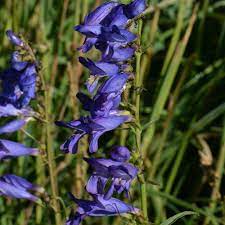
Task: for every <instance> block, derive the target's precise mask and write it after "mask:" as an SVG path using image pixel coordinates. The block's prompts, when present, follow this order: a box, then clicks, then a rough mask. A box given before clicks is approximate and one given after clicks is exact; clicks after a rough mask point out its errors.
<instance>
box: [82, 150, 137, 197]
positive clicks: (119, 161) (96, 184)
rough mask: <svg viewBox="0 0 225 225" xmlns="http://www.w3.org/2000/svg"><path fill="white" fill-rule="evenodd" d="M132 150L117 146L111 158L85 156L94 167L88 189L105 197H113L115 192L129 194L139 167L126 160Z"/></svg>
mask: <svg viewBox="0 0 225 225" xmlns="http://www.w3.org/2000/svg"><path fill="white" fill-rule="evenodd" d="M129 157H130V152H129V150H128V149H127V148H126V147H122V146H117V147H114V148H113V149H112V151H111V159H104V158H90V159H88V158H85V161H86V162H87V163H88V164H89V165H90V166H91V168H92V169H93V173H92V175H91V177H90V179H89V180H88V182H87V185H86V189H87V191H88V192H89V193H91V194H101V195H104V198H105V199H109V198H111V197H112V195H113V193H114V192H117V193H119V194H120V193H122V192H123V191H125V193H126V195H127V196H128V192H129V188H130V184H131V182H132V180H133V179H134V178H135V177H136V176H137V173H138V169H137V168H136V167H135V166H133V165H132V164H130V163H128V162H126V161H127V160H128V159H129Z"/></svg>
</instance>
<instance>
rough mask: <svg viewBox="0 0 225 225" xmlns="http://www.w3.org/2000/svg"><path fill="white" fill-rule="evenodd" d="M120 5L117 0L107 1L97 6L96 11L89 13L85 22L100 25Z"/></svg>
mask: <svg viewBox="0 0 225 225" xmlns="http://www.w3.org/2000/svg"><path fill="white" fill-rule="evenodd" d="M117 5H118V3H117V2H112V1H111V2H106V3H104V4H102V5H100V6H99V7H97V8H96V9H95V10H94V11H92V12H91V13H89V14H88V15H87V16H86V17H85V19H84V24H87V25H98V24H100V23H101V22H102V20H103V19H104V18H105V17H106V16H107V15H108V14H109V13H110V12H111V11H112V9H113V8H115V7H116V6H117Z"/></svg>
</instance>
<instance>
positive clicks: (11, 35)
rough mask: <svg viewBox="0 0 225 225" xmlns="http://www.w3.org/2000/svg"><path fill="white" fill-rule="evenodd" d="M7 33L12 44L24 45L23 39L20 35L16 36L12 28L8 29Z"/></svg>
mask: <svg viewBox="0 0 225 225" xmlns="http://www.w3.org/2000/svg"><path fill="white" fill-rule="evenodd" d="M6 35H7V37H8V39H9V40H10V42H11V43H12V44H14V45H16V46H20V47H24V43H23V41H22V40H21V39H20V38H19V37H18V36H16V34H14V33H13V31H12V30H7V31H6Z"/></svg>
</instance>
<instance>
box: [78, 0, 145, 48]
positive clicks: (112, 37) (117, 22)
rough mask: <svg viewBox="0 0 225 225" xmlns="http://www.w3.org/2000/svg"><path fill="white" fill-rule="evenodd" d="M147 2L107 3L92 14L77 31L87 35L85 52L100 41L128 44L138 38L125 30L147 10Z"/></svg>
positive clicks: (136, 0)
mask: <svg viewBox="0 0 225 225" xmlns="http://www.w3.org/2000/svg"><path fill="white" fill-rule="evenodd" d="M146 7H147V5H146V0H135V1H133V2H131V3H130V4H128V5H124V4H118V3H115V2H109V3H105V4H103V5H102V6H100V7H98V8H97V9H96V10H94V11H93V12H91V13H90V14H89V15H88V16H87V17H86V18H85V20H84V23H83V24H82V25H78V26H76V27H75V30H76V31H79V32H81V33H82V34H84V35H86V39H85V42H84V44H83V46H81V47H80V49H82V51H83V52H87V51H89V50H90V49H91V48H92V47H93V46H94V45H95V44H96V43H97V42H98V41H101V42H106V43H107V42H117V43H123V44H127V43H129V42H132V41H133V40H134V39H135V38H136V36H135V35H134V34H132V33H130V32H129V31H128V30H125V29H124V28H126V25H127V23H128V21H129V20H130V19H132V18H134V17H136V16H138V15H140V14H141V13H142V12H143V11H144V10H145V9H146Z"/></svg>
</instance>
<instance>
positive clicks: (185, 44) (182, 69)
mask: <svg viewBox="0 0 225 225" xmlns="http://www.w3.org/2000/svg"><path fill="white" fill-rule="evenodd" d="M102 2H104V1H102V0H96V1H92V0H64V1H62V0H61V1H60V0H1V1H0V43H1V44H0V71H2V70H3V69H4V68H6V67H7V66H8V63H9V59H10V52H11V51H12V47H11V45H10V43H9V41H8V40H7V38H6V35H5V31H6V30H7V29H10V28H12V29H13V30H14V31H15V32H20V33H21V34H22V35H23V36H24V37H25V38H26V40H28V41H29V43H30V45H31V46H32V48H33V49H34V52H35V54H36V56H37V59H38V61H39V62H40V68H41V70H40V77H42V78H43V79H44V81H45V83H46V86H45V87H44V88H43V86H41V85H39V87H38V93H37V96H38V97H37V100H36V101H34V102H33V105H34V107H35V108H36V109H37V110H38V111H39V112H41V113H43V114H44V111H45V113H46V112H47V114H46V115H47V116H46V118H47V119H48V121H49V122H50V123H49V126H48V128H49V130H47V132H45V128H44V126H45V124H42V123H41V122H37V121H33V122H31V123H30V124H29V125H28V126H27V127H26V130H25V131H23V132H22V131H21V132H20V133H19V134H17V135H11V136H8V137H5V138H10V139H11V140H19V141H22V142H23V143H26V144H27V145H30V146H38V147H39V148H40V149H41V151H42V154H41V156H39V157H37V158H35V159H34V158H31V157H26V158H20V159H14V160H10V161H8V162H4V163H3V162H1V164H0V174H4V173H9V172H10V173H11V172H13V173H15V174H17V175H21V176H23V177H25V178H28V179H29V180H31V181H33V182H34V183H37V184H39V185H41V186H44V187H45V188H46V191H47V192H48V193H51V190H50V184H49V183H50V182H49V172H48V166H47V164H48V163H47V159H46V157H47V156H46V154H45V150H46V149H47V148H48V149H50V150H51V151H52V152H53V153H54V156H53V157H54V159H55V161H56V165H55V171H54V173H55V177H56V178H57V182H58V191H59V196H60V198H59V204H60V206H61V207H60V208H61V211H60V213H61V216H62V218H63V220H65V218H66V215H69V211H70V208H71V207H73V206H74V205H73V203H72V202H71V201H69V198H68V196H67V192H68V191H72V192H73V193H74V194H75V195H76V196H77V197H82V196H83V197H87V196H86V194H85V192H84V188H83V187H84V185H85V181H86V179H87V177H88V175H87V165H86V164H85V163H84V162H82V160H81V157H82V156H83V155H85V154H86V149H87V143H86V141H83V142H82V143H81V144H80V150H81V151H79V154H77V155H75V156H65V155H63V154H62V153H61V152H60V150H59V146H60V144H61V143H62V142H63V141H64V140H65V139H66V138H67V137H68V136H69V135H70V134H71V133H70V131H68V130H65V129H59V128H58V127H56V126H55V125H54V121H55V120H62V119H64V120H67V121H69V120H71V119H73V118H78V117H79V115H85V112H83V111H82V110H81V106H80V104H79V102H78V101H77V100H76V98H75V95H76V93H77V91H78V90H80V89H81V90H82V89H84V81H85V80H86V79H87V77H88V71H87V70H86V69H84V68H83V67H82V66H81V64H79V62H78V60H77V58H78V56H79V55H81V53H79V52H78V51H77V50H76V48H77V47H79V46H80V45H81V43H82V41H83V37H82V36H81V35H80V34H78V33H76V32H74V30H73V26H74V25H76V24H79V23H80V22H82V20H83V18H84V16H85V15H86V14H87V12H89V11H90V10H92V9H94V8H95V7H97V6H98V5H99V4H101V3H102ZM123 2H129V1H128V0H127V1H123ZM148 4H149V5H148V9H147V12H146V13H145V15H144V16H143V22H144V29H143V35H142V37H141V40H142V49H143V52H144V54H143V56H142V61H141V76H142V80H143V84H144V85H143V87H142V88H141V90H138V91H141V100H142V101H141V125H142V126H141V129H142V138H143V142H142V143H143V145H142V148H143V152H144V154H145V155H144V156H145V157H144V159H145V161H144V164H145V165H144V171H143V173H144V175H145V177H146V180H147V194H148V206H149V219H150V221H151V222H153V223H155V224H160V223H161V222H162V221H164V220H165V219H166V218H168V217H170V216H173V215H174V214H177V213H179V212H182V211H185V210H191V211H195V212H197V213H198V214H199V216H188V217H184V218H182V219H181V220H179V222H177V224H185V225H195V224H202V225H207V224H225V198H224V194H225V179H224V160H225V101H224V99H225V1H224V0H216V1H215V0H211V1H210V0H202V1H195V0H151V1H149V2H148ZM132 29H133V30H134V31H135V30H136V25H135V24H134V26H133V27H132ZM88 55H89V57H91V58H93V59H97V58H98V54H97V53H96V52H95V51H91V52H90V53H89V54H88ZM134 64H135V63H134ZM132 85H133V84H132V82H131V83H130V84H129V88H128V89H127V91H126V93H125V94H124V99H125V103H124V105H123V106H124V107H126V108H129V109H130V110H132V105H131V104H132V93H133V92H135V91H137V90H135V89H134V88H132ZM46 93H47V94H46ZM127 101H129V102H130V103H131V104H127ZM46 104H47V105H46ZM46 133H47V135H46ZM28 134H31V135H32V137H30V135H28ZM46 143H47V144H46ZM113 144H122V145H127V146H128V147H129V148H130V149H131V150H132V149H133V148H134V147H133V146H134V135H133V133H132V129H129V127H128V125H124V126H123V127H121V128H120V129H118V130H116V131H114V132H111V133H108V134H106V135H105V136H104V137H103V138H101V139H100V146H102V148H101V149H100V150H101V151H99V153H98V154H97V155H102V154H101V153H102V152H103V150H105V149H108V148H110V146H111V145H113ZM104 152H106V150H105V151H104ZM42 197H43V198H44V199H45V202H46V204H47V205H48V202H51V197H49V196H47V195H46V196H42ZM139 198H140V196H139V188H138V185H134V188H133V191H132V193H131V200H130V201H131V202H132V203H133V204H134V205H135V206H140V204H139ZM53 214H54V213H53V210H52V209H49V208H48V207H44V208H43V207H40V206H36V205H33V204H32V203H29V202H26V201H21V200H10V199H4V198H0V224H1V225H13V224H14V225H15V224H16V225H17V224H18V225H26V224H27V225H28V224H30V225H31V224H40V225H41V224H54V222H53V221H54V215H53ZM137 221H138V220H137ZM83 224H92V225H94V224H98V225H100V224H115V225H117V224H121V225H122V224H138V222H135V220H134V219H132V218H130V217H128V218H125V219H124V218H122V217H117V218H103V219H102V218H100V219H99V218H94V219H92V218H91V219H90V218H89V219H87V220H85V221H84V222H83Z"/></svg>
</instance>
